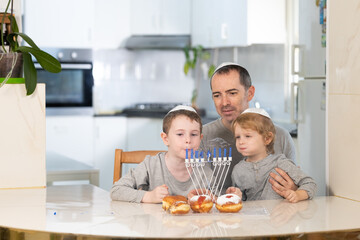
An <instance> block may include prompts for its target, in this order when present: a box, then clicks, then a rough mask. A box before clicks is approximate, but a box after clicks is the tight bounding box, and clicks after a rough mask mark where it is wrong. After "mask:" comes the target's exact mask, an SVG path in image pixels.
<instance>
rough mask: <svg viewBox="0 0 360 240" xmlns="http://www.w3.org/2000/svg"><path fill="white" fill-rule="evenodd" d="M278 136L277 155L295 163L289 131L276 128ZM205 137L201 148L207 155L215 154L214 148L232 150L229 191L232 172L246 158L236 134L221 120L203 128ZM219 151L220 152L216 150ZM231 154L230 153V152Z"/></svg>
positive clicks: (227, 179) (228, 179)
mask: <svg viewBox="0 0 360 240" xmlns="http://www.w3.org/2000/svg"><path fill="white" fill-rule="evenodd" d="M275 130H276V136H275V143H274V150H275V154H281V153H283V154H285V156H286V157H287V158H288V159H292V160H293V161H295V146H294V142H293V140H292V138H291V136H290V134H289V132H288V131H286V130H285V129H283V128H281V127H279V126H276V125H275ZM203 134H204V137H203V139H202V141H201V145H200V148H201V150H203V151H205V153H206V152H207V151H208V150H210V152H211V153H212V152H213V149H214V147H216V148H217V149H218V148H226V149H227V151H228V150H229V147H231V148H232V162H231V165H230V169H229V174H228V175H227V178H226V181H225V184H224V188H223V190H224V189H227V188H228V187H230V186H231V172H232V169H233V168H234V166H235V165H236V164H237V163H238V162H240V160H242V159H243V158H244V157H243V156H242V155H241V154H240V153H239V152H238V151H237V150H236V145H235V137H234V134H233V133H232V132H231V131H230V130H229V129H227V128H226V127H225V126H224V124H223V123H222V122H221V118H219V119H217V120H215V121H212V122H210V123H208V124H206V125H204V127H203ZM216 151H218V150H216ZM228 152H229V151H228Z"/></svg>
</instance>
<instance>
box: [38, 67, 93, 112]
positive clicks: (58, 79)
mask: <svg viewBox="0 0 360 240" xmlns="http://www.w3.org/2000/svg"><path fill="white" fill-rule="evenodd" d="M35 68H36V69H37V78H38V83H45V84H46V106H47V107H89V106H92V90H93V85H94V79H93V75H92V69H93V67H92V63H61V68H62V70H61V72H60V73H50V72H47V71H45V70H43V69H42V68H41V66H40V64H38V63H35Z"/></svg>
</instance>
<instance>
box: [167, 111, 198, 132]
mask: <svg viewBox="0 0 360 240" xmlns="http://www.w3.org/2000/svg"><path fill="white" fill-rule="evenodd" d="M178 116H186V117H188V118H189V119H190V120H192V121H195V122H198V123H199V124H200V133H202V122H201V118H200V116H199V114H197V113H196V112H193V111H189V110H184V109H181V110H176V111H172V112H169V113H168V114H166V115H165V117H164V119H163V132H164V133H166V134H168V133H169V129H170V127H171V123H172V121H173V120H174V119H175V118H177V117H178Z"/></svg>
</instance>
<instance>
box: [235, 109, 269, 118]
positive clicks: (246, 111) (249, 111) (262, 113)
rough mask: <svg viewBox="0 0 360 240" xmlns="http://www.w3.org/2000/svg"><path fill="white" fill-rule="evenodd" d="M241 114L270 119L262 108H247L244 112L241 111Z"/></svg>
mask: <svg viewBox="0 0 360 240" xmlns="http://www.w3.org/2000/svg"><path fill="white" fill-rule="evenodd" d="M243 113H257V114H260V115H263V116H264V117H267V118H270V119H271V117H270V115H269V114H268V113H267V112H266V111H265V110H264V109H262V108H248V109H246V110H245V111H243V112H242V113H241V114H243Z"/></svg>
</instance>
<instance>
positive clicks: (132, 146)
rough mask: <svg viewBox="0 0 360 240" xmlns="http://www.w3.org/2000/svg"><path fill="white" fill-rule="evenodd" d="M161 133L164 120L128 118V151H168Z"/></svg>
mask: <svg viewBox="0 0 360 240" xmlns="http://www.w3.org/2000/svg"><path fill="white" fill-rule="evenodd" d="M161 132H162V118H142V117H129V118H127V137H126V139H127V144H126V145H127V150H128V151H135V150H167V147H166V146H165V145H164V143H163V141H162V139H161V137H160V134H161Z"/></svg>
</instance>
